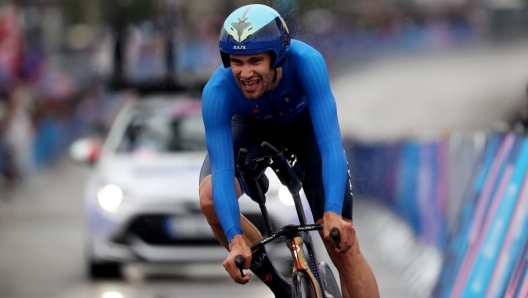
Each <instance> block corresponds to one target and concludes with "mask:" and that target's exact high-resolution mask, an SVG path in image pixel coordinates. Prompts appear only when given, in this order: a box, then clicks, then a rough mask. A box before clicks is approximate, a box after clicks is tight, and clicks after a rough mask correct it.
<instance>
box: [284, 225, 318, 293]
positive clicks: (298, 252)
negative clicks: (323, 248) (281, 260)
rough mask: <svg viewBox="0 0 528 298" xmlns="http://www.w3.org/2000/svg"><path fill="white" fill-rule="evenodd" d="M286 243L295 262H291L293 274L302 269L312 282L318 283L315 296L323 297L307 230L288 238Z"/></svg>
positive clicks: (311, 243)
mask: <svg viewBox="0 0 528 298" xmlns="http://www.w3.org/2000/svg"><path fill="white" fill-rule="evenodd" d="M286 245H287V246H288V248H289V249H290V251H291V253H292V257H293V260H294V262H295V263H294V264H293V275H295V273H296V272H298V271H304V272H305V273H306V274H307V275H308V276H309V277H310V280H311V281H312V284H314V285H319V286H318V287H314V288H315V292H316V295H317V297H320V298H324V297H325V295H324V292H323V291H322V289H323V283H322V279H321V278H322V277H321V275H320V274H319V268H318V267H319V266H318V265H317V260H316V258H315V254H314V253H313V251H314V249H313V242H312V236H310V234H309V233H307V232H303V233H302V236H301V235H298V236H296V237H293V238H292V239H288V241H286ZM304 245H306V248H307V250H306V252H307V253H308V256H306V255H305V250H304Z"/></svg>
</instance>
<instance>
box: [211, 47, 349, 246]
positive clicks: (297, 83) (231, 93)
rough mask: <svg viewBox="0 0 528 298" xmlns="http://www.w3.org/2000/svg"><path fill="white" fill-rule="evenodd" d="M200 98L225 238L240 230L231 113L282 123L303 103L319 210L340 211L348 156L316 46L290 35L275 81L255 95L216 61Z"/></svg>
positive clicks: (322, 60)
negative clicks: (312, 141) (318, 175)
mask: <svg viewBox="0 0 528 298" xmlns="http://www.w3.org/2000/svg"><path fill="white" fill-rule="evenodd" d="M202 101H203V102H202V113H203V118H204V124H205V130H206V142H207V148H208V153H209V159H210V165H211V171H212V184H213V200H214V205H215V210H216V214H217V216H218V219H219V221H220V224H221V225H222V228H223V230H224V232H225V234H226V237H227V240H228V242H231V240H232V239H233V237H234V236H235V235H237V234H242V229H241V226H240V209H239V206H238V199H237V196H236V189H235V184H234V183H233V178H234V177H235V170H236V169H235V161H234V154H233V139H232V134H231V133H232V131H231V118H232V117H233V115H245V116H249V117H251V118H255V119H263V120H266V121H271V122H279V123H282V122H286V121H288V120H290V119H292V118H293V117H295V116H296V115H297V114H299V113H300V112H301V111H303V110H304V109H305V108H306V107H308V109H309V113H310V117H311V120H312V123H313V129H314V132H315V136H316V139H317V144H318V146H319V151H320V152H321V158H322V164H323V166H322V168H323V169H322V171H323V174H322V175H323V185H324V193H325V205H324V211H325V212H329V211H331V212H335V213H337V214H339V215H341V213H342V209H343V195H344V191H345V185H346V181H347V161H346V155H345V152H344V150H343V144H342V140H341V134H340V130H339V123H338V119H337V110H336V103H335V99H334V96H333V94H332V91H331V89H330V80H329V77H328V70H327V68H326V63H325V61H324V58H323V57H322V55H321V54H320V53H319V52H318V51H316V50H315V49H314V48H312V47H310V46H308V45H307V44H305V43H303V42H301V41H297V40H293V39H292V40H291V44H290V55H289V57H288V59H287V60H286V63H285V64H284V65H283V66H282V79H281V81H280V82H279V85H278V86H277V88H276V89H275V90H273V91H271V92H269V94H264V95H263V96H261V97H260V98H258V99H257V100H248V99H247V98H246V97H244V95H243V93H242V91H241V90H240V87H239V86H238V84H237V82H236V81H235V78H234V76H233V73H232V71H231V68H224V67H223V66H220V67H219V68H218V70H217V71H216V72H215V73H214V75H213V76H212V77H211V79H210V80H209V82H208V83H207V85H206V86H205V88H204V91H203V95H202Z"/></svg>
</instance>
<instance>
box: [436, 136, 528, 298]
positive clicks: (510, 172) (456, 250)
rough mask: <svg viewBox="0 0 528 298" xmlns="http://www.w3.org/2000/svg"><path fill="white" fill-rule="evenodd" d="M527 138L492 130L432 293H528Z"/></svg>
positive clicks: (455, 294) (486, 294)
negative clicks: (494, 132) (493, 132)
mask: <svg viewBox="0 0 528 298" xmlns="http://www.w3.org/2000/svg"><path fill="white" fill-rule="evenodd" d="M527 169H528V138H526V137H524V136H520V135H517V134H514V133H506V134H495V135H492V136H491V137H490V138H489V140H488V142H487V144H486V148H485V151H484V154H483V156H482V158H481V161H480V167H479V171H478V172H477V173H476V175H475V177H474V180H473V183H472V185H471V188H470V189H469V191H468V193H467V195H466V197H465V201H464V203H463V205H462V209H461V212H460V215H459V218H458V225H457V226H456V228H455V229H454V230H453V232H452V233H451V236H450V241H449V244H448V246H447V248H446V250H445V253H444V265H443V268H442V272H441V274H440V277H439V279H438V283H437V285H436V287H435V289H434V291H433V296H434V297H528V276H527V273H528V270H527V269H528V268H527V266H526V263H527V262H526V260H527V257H528V230H527V229H525V227H526V226H528V176H527V175H526V173H527Z"/></svg>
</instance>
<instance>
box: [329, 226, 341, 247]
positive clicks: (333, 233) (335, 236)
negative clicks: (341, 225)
mask: <svg viewBox="0 0 528 298" xmlns="http://www.w3.org/2000/svg"><path fill="white" fill-rule="evenodd" d="M330 237H332V239H333V240H334V242H335V245H336V247H337V249H341V246H339V242H341V234H340V233H339V229H338V228H333V229H332V230H331V231H330Z"/></svg>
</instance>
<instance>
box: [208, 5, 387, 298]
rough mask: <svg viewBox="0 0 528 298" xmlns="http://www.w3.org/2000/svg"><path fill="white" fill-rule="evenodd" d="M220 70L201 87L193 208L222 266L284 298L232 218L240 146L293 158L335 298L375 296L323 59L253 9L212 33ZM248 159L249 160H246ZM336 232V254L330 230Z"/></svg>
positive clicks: (266, 13)
mask: <svg viewBox="0 0 528 298" xmlns="http://www.w3.org/2000/svg"><path fill="white" fill-rule="evenodd" d="M219 39H220V54H221V57H222V61H223V66H220V67H219V68H218V69H217V70H216V72H215V73H214V74H213V76H212V77H211V79H210V80H209V81H208V83H207V84H206V86H205V88H204V91H203V95H202V100H203V103H202V111H203V118H204V124H205V129H206V141H207V148H208V155H207V156H206V158H205V161H204V164H203V166H202V170H201V173H200V186H199V191H200V205H201V208H202V212H203V213H204V215H205V216H206V218H207V221H208V222H209V224H210V226H211V228H212V230H213V233H214V234H215V236H216V237H217V239H218V240H219V241H220V243H222V244H223V245H224V246H225V247H226V248H227V249H228V250H229V251H230V253H229V255H228V257H227V259H226V260H225V261H224V263H223V265H224V267H225V269H226V270H227V271H228V273H229V275H230V276H231V278H232V279H233V280H234V281H235V282H237V283H240V284H246V283H247V282H249V279H250V274H247V275H246V276H245V277H242V275H241V274H240V272H239V271H238V269H237V267H236V265H235V261H234V260H235V257H236V256H237V255H242V256H244V257H245V258H246V264H244V268H245V269H248V268H249V269H250V270H251V271H252V272H253V273H254V274H255V275H257V276H258V277H259V278H260V279H261V280H262V281H263V282H264V283H265V284H266V285H267V286H268V287H269V288H270V289H271V290H272V291H273V293H274V294H275V296H276V297H289V296H290V295H291V285H290V283H289V282H288V281H286V280H285V279H284V278H283V277H282V276H281V275H280V274H279V273H278V272H277V270H276V269H275V268H274V266H273V264H272V263H271V261H270V260H269V258H267V254H266V251H265V249H264V248H261V249H259V250H257V251H255V252H251V250H250V248H249V247H250V246H251V245H252V244H253V243H255V242H256V241H258V240H260V239H261V238H262V236H261V235H260V233H259V231H258V230H257V228H256V227H255V226H253V225H252V224H251V223H250V222H249V221H248V220H247V219H246V218H245V217H244V216H243V215H241V214H240V209H239V206H238V201H237V198H238V197H240V196H241V194H242V192H243V187H244V185H243V183H241V181H239V179H238V177H239V173H238V172H237V170H236V167H235V160H236V155H237V154H238V151H239V149H240V148H247V149H248V158H254V157H257V156H258V155H259V154H260V155H262V154H264V153H263V152H262V151H261V150H262V149H261V148H260V144H261V142H262V141H268V142H270V143H271V144H273V145H275V146H276V147H285V148H288V149H289V150H291V151H293V153H295V155H296V157H297V162H298V163H299V164H300V165H301V166H302V168H303V169H304V171H305V178H304V180H303V189H304V192H305V194H306V197H307V200H308V202H309V205H310V208H311V211H312V215H313V218H314V220H315V221H316V223H324V229H323V230H322V231H321V237H323V240H324V243H325V246H326V249H327V251H328V253H329V255H330V258H331V260H332V262H333V263H334V265H335V266H336V268H337V270H338V272H339V276H340V282H341V286H342V292H343V297H362V298H363V297H379V292H378V286H377V283H376V279H375V277H374V274H373V272H372V269H371V268H370V265H369V264H368V262H367V261H366V259H365V258H364V257H363V255H362V253H361V251H360V248H359V244H358V241H357V238H356V233H355V229H354V227H353V223H352V192H351V185H350V177H349V174H348V169H347V160H346V154H345V151H344V148H343V143H342V140H341V135H340V129H339V124H338V119H337V111H336V103H335V100H334V97H333V94H332V92H331V89H330V83H329V76H328V71H327V68H326V64H325V61H324V59H323V57H322V55H321V54H320V53H319V52H318V51H316V50H315V49H313V48H312V47H310V46H308V45H307V44H305V43H303V42H301V41H298V40H290V35H289V32H288V28H287V26H286V23H285V22H284V20H283V19H282V17H281V16H280V15H279V14H278V13H277V12H276V11H275V10H274V9H272V8H270V7H268V6H265V5H259V4H253V5H246V6H243V7H240V8H238V9H236V10H235V11H234V12H232V13H231V14H230V15H229V16H228V17H227V19H226V20H225V22H224V25H223V28H222V30H221V33H220V38H219ZM251 154H255V155H254V156H252V155H251ZM333 227H337V228H338V229H339V230H340V232H341V243H340V245H339V248H338V247H337V246H336V245H335V244H334V243H332V241H331V237H330V236H329V233H330V230H331V229H332V228H333Z"/></svg>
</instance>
